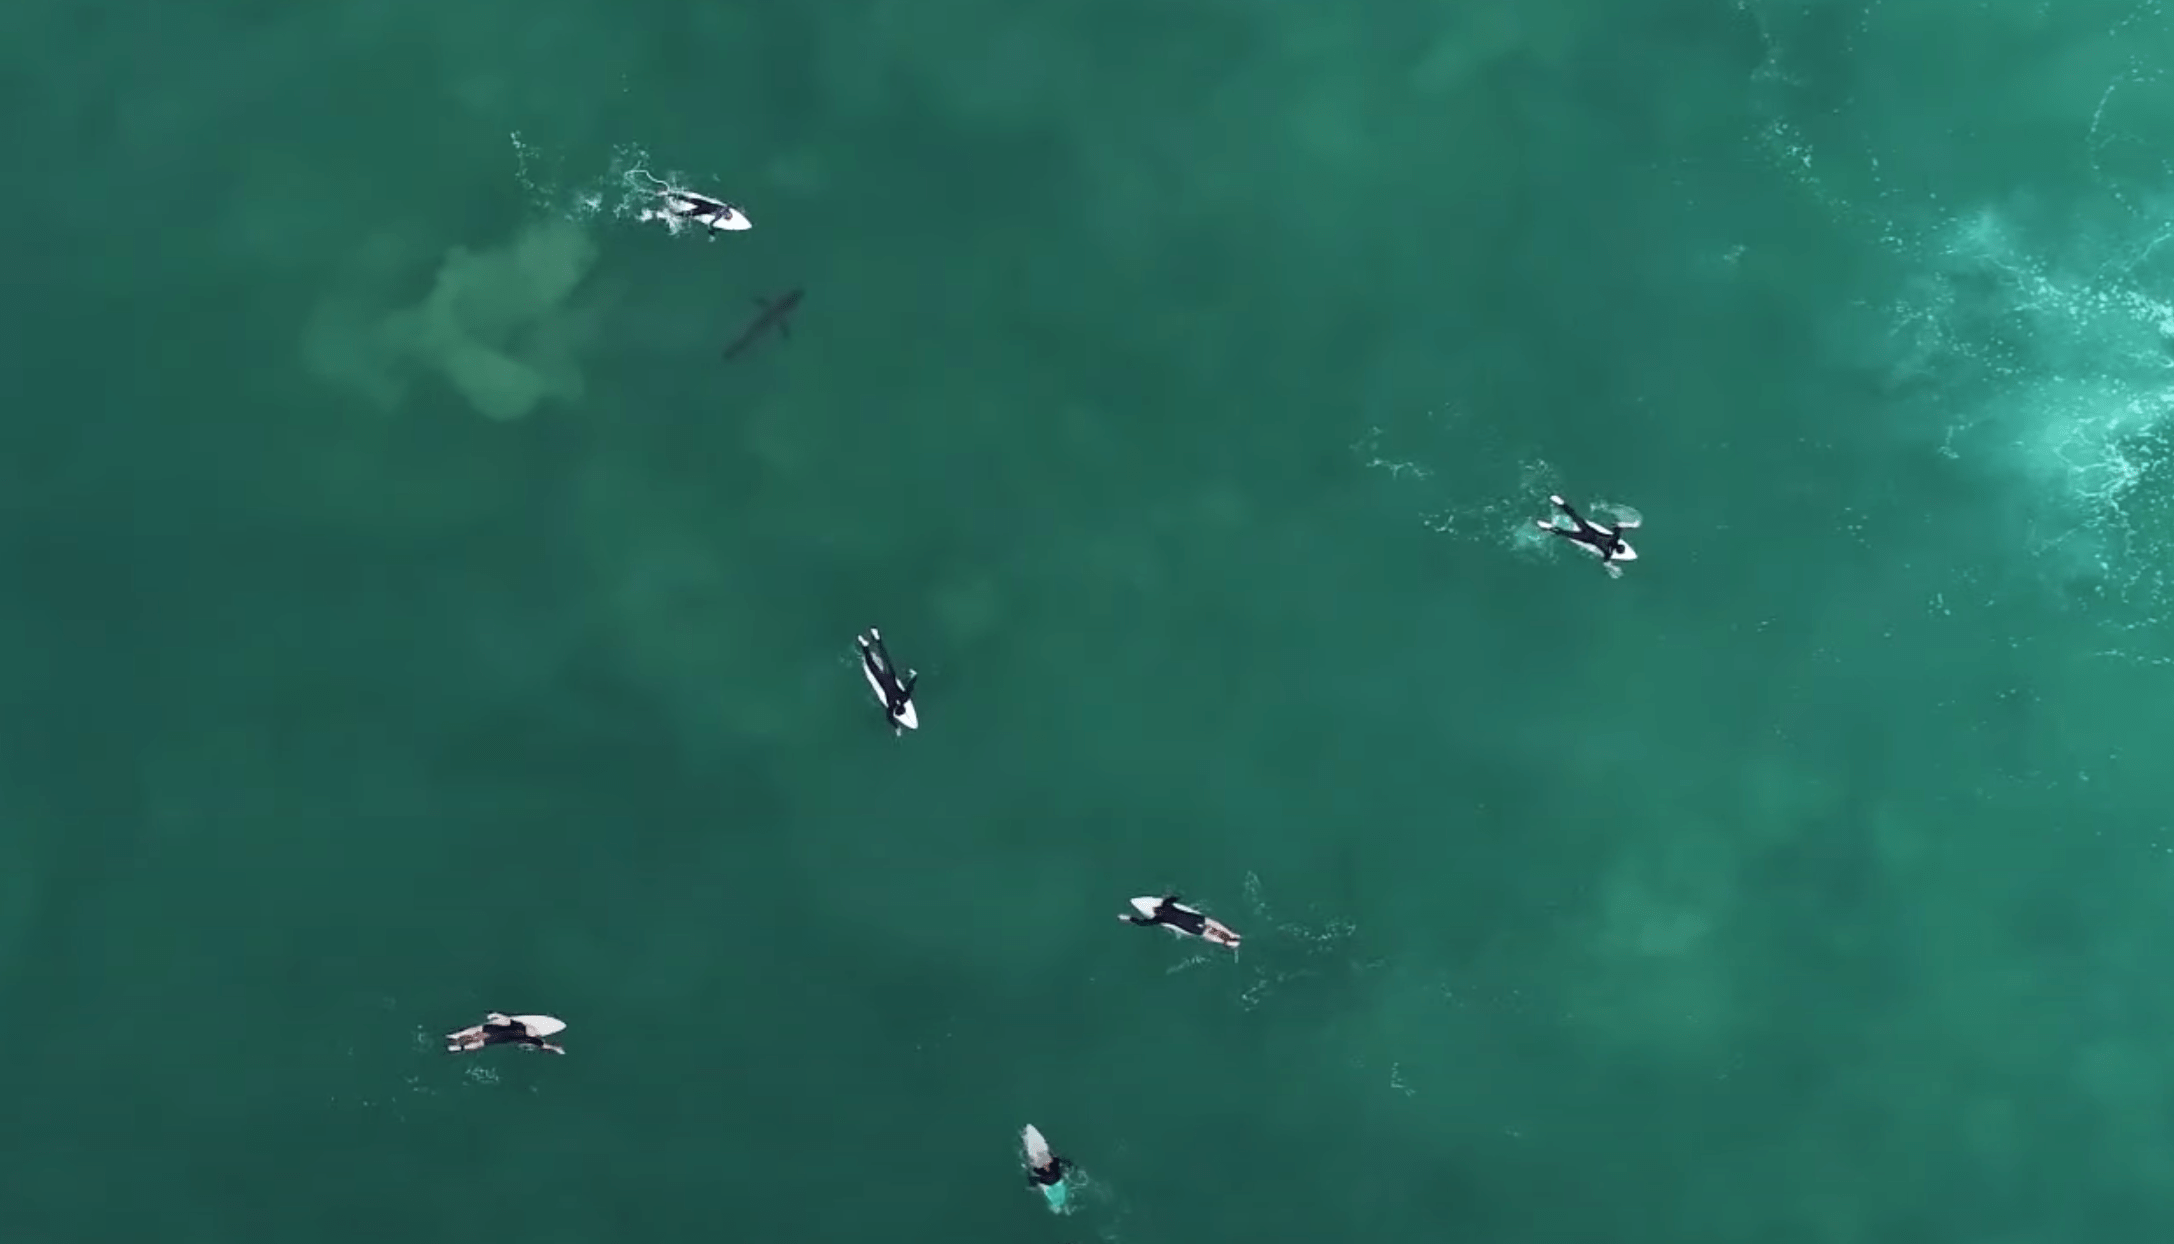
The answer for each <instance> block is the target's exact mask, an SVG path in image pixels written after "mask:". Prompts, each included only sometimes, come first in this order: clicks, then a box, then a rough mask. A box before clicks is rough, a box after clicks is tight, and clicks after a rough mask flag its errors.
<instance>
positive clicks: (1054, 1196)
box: [1019, 1123, 1072, 1214]
mask: <svg viewBox="0 0 2174 1244" xmlns="http://www.w3.org/2000/svg"><path fill="white" fill-rule="evenodd" d="M1019 1143H1020V1144H1021V1145H1023V1146H1024V1147H1025V1148H1026V1151H1027V1186H1029V1187H1031V1188H1038V1189H1040V1190H1041V1193H1042V1199H1043V1200H1045V1201H1047V1202H1049V1212H1050V1213H1052V1214H1061V1213H1063V1212H1064V1204H1065V1202H1066V1201H1068V1200H1070V1199H1071V1196H1072V1193H1071V1189H1069V1188H1067V1187H1065V1184H1064V1177H1065V1176H1067V1175H1069V1174H1071V1173H1072V1160H1071V1159H1070V1158H1065V1157H1059V1156H1058V1155H1057V1154H1055V1153H1053V1152H1051V1151H1050V1148H1049V1142H1048V1141H1046V1140H1044V1139H1042V1133H1041V1131H1040V1130H1039V1129H1038V1128H1036V1127H1035V1126H1034V1125H1033V1124H1032V1123H1029V1124H1027V1125H1026V1127H1025V1128H1023V1129H1021V1130H1020V1132H1019Z"/></svg>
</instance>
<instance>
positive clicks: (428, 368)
mask: <svg viewBox="0 0 2174 1244" xmlns="http://www.w3.org/2000/svg"><path fill="white" fill-rule="evenodd" d="M385 257H386V256H384V255H382V254H380V255H379V256H378V258H379V260H380V261H382V260H383V259H384V258H385ZM369 259H370V256H369V255H368V254H366V255H365V263H366V264H367V263H368V262H369ZM595 262H596V244H595V242H593V241H592V240H591V239H590V238H589V236H588V234H587V233H586V232H584V231H583V229H582V228H581V226H579V225H577V224H575V223H573V222H572V221H567V220H558V219H553V220H543V221H537V222H534V223H532V224H530V225H527V226H525V227H524V228H523V229H522V230H521V232H519V233H518V234H516V235H515V236H514V237H513V238H512V239H511V240H509V241H508V242H506V243H504V244H503V245H500V246H498V247H495V248H488V249H484V250H470V249H469V248H467V247H465V246H456V247H453V248H452V249H451V250H449V251H447V252H446V254H445V256H444V259H443V260H442V261H441V262H440V264H439V265H438V271H437V276H436V278H435V279H434V280H433V282H432V284H431V287H430V291H429V293H428V294H426V295H425V296H424V297H423V299H422V300H421V301H420V302H417V303H414V304H413V305H409V306H399V305H397V303H394V304H393V305H390V306H388V305H386V302H385V301H373V300H372V299H370V298H368V297H360V296H356V295H354V294H352V293H348V294H341V295H335V296H334V297H332V298H330V299H328V300H327V301H326V302H325V303H324V304H323V305H321V306H320V307H319V308H318V310H317V312H316V314H315V315H313V316H312V317H311V321H310V324H309V326H308V329H307V330H306V332H305V335H304V341H303V354H304V358H305V360H306V361H307V363H308V364H309V367H310V369H311V370H312V371H313V372H315V373H316V374H317V375H319V376H321V377H323V378H324V379H326V380H329V381H331V382H333V383H336V384H340V385H343V386H346V387H349V388H352V389H354V390H356V391H357V392H360V393H361V394H363V395H364V396H365V397H367V398H369V399H370V400H372V401H374V402H376V403H378V404H379V405H382V406H385V407H387V408H392V407H396V406H398V405H399V404H401V403H402V402H403V401H404V400H405V399H406V398H407V395H408V393H409V391H410V389H411V388H412V386H413V383H414V381H415V380H416V378H417V377H419V376H423V375H429V374H433V373H434V374H436V375H437V376H438V377H439V378H440V379H442V380H444V381H445V382H446V383H448V384H450V385H451V386H452V387H453V388H454V390H455V391H457V392H458V393H460V395H461V396H462V397H464V398H466V399H467V400H468V403H469V404H470V405H471V406H474V407H475V408H476V410H477V411H479V412H481V413H482V414H483V415H484V416H486V417H487V418H491V419H496V420H512V419H519V418H522V417H524V416H526V415H528V414H529V413H530V412H532V411H534V410H535V409H536V407H538V406H539V405H542V404H543V403H545V402H547V401H552V400H554V399H556V400H559V401H574V400H577V399H579V398H580V397H581V394H582V389H583V384H582V376H581V370H580V367H579V365H578V363H577V354H578V349H579V347H580V345H581V344H582V342H583V341H584V340H585V338H586V337H587V317H586V316H585V315H584V314H583V313H582V311H581V310H580V308H578V307H575V306H574V305H572V302H571V300H572V298H573V296H574V294H575V293H576V291H577V290H579V289H580V287H581V285H582V283H583V281H584V280H586V279H587V277H588V274H589V270H590V268H591V267H593V266H594V264H595Z"/></svg>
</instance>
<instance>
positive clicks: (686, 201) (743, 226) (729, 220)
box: [639, 173, 755, 242]
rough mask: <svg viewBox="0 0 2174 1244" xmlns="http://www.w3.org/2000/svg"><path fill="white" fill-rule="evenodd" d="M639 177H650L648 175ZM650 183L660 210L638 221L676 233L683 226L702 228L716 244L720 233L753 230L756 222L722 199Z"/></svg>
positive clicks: (649, 212)
mask: <svg viewBox="0 0 2174 1244" xmlns="http://www.w3.org/2000/svg"><path fill="white" fill-rule="evenodd" d="M642 175H643V176H644V177H648V176H649V175H648V174H647V173H644V174H642ZM649 180H650V183H651V184H653V185H655V186H656V187H657V190H656V192H655V193H656V196H657V201H658V202H659V203H661V204H663V206H661V207H652V208H649V209H648V210H646V211H644V212H643V213H642V214H641V216H640V217H639V219H642V220H661V221H663V222H664V223H665V224H667V225H669V226H671V227H672V229H674V230H675V231H676V230H677V229H678V228H679V226H681V225H683V224H688V225H702V226H704V227H706V228H707V229H708V230H709V231H710V232H709V238H710V241H712V242H714V241H716V240H717V235H718V234H719V233H741V232H744V231H746V230H749V229H752V228H754V227H755V222H754V221H752V220H749V219H748V218H747V213H746V212H743V211H741V210H740V209H739V208H737V207H734V206H733V205H732V204H730V203H727V202H725V201H724V200H723V199H713V198H711V197H710V196H708V195H706V194H696V193H695V192H694V191H692V190H682V189H680V188H679V187H678V186H674V185H669V184H667V183H665V182H661V181H658V180H657V179H656V178H654V177H650V178H649Z"/></svg>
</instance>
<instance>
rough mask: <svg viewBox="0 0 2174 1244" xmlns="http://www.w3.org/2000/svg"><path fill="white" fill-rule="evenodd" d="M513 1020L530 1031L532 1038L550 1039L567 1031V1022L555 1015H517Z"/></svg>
mask: <svg viewBox="0 0 2174 1244" xmlns="http://www.w3.org/2000/svg"><path fill="white" fill-rule="evenodd" d="M513 1020H514V1022H516V1023H518V1024H520V1025H521V1026H522V1027H523V1028H526V1029H528V1033H529V1035H530V1036H532V1037H548V1036H550V1035H551V1034H553V1033H557V1032H564V1031H566V1021H565V1020H563V1019H560V1018H558V1017H557V1016H555V1015H516V1016H514V1017H513Z"/></svg>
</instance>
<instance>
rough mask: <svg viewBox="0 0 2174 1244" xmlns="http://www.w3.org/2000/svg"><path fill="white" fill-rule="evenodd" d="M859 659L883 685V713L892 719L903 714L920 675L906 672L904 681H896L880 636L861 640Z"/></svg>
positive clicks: (896, 676)
mask: <svg viewBox="0 0 2174 1244" xmlns="http://www.w3.org/2000/svg"><path fill="white" fill-rule="evenodd" d="M861 661H862V662H863V663H864V664H866V665H867V666H868V672H869V673H871V674H873V675H875V678H876V681H877V682H878V683H879V684H881V685H882V687H883V712H884V715H885V716H887V717H889V718H890V719H891V720H893V721H896V720H898V719H899V718H900V717H903V716H905V715H906V705H907V704H908V703H909V702H911V701H912V699H913V684H914V683H915V681H917V680H918V679H919V678H920V677H921V676H920V675H919V674H907V675H906V681H904V682H900V681H898V673H897V671H895V670H893V669H892V668H891V654H890V652H889V651H888V650H886V649H885V648H884V646H883V640H882V639H880V638H878V639H865V640H862V641H861Z"/></svg>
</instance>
